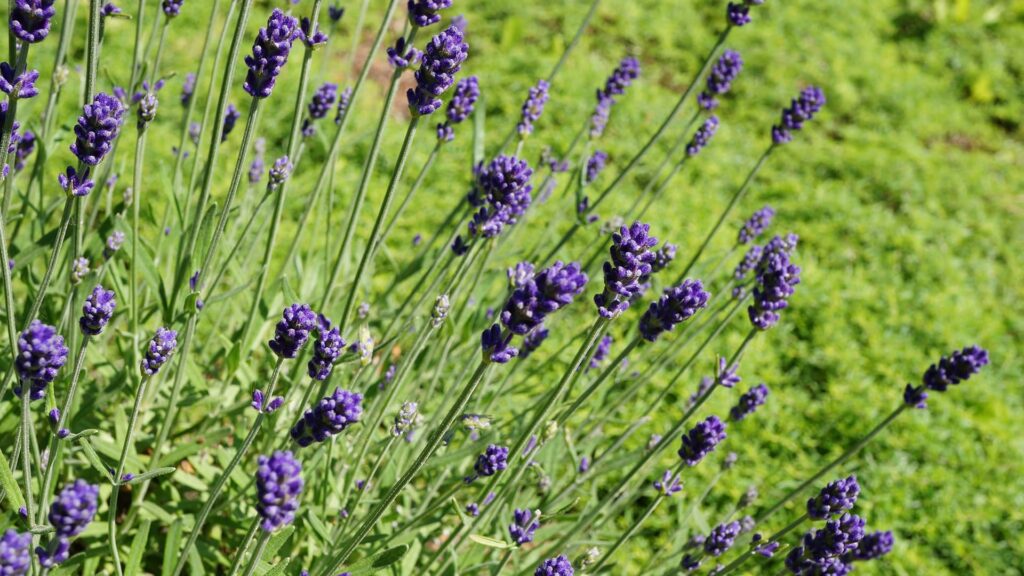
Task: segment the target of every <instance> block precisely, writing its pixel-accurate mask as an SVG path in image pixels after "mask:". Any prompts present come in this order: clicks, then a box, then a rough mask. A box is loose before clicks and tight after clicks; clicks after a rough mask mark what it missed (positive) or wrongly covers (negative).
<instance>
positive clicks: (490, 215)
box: [452, 155, 533, 255]
mask: <svg viewBox="0 0 1024 576" xmlns="http://www.w3.org/2000/svg"><path fill="white" fill-rule="evenodd" d="M474 176H475V178H474V182H473V188H472V190H470V192H469V194H468V195H467V197H466V199H467V200H468V201H469V203H470V205H471V206H473V207H475V208H477V211H476V213H475V214H473V218H472V220H471V221H470V222H469V226H468V230H469V238H470V239H472V238H476V237H478V236H482V237H484V238H494V237H495V236H497V235H499V234H501V231H502V230H504V228H505V227H506V226H511V225H513V224H515V223H516V222H518V221H519V218H520V217H521V216H522V215H523V213H524V212H526V209H527V208H529V207H530V204H531V203H532V202H533V196H532V195H531V193H532V192H533V186H532V185H531V184H530V177H531V176H533V169H531V168H530V165H529V164H527V162H526V161H525V160H520V159H519V158H516V157H515V156H505V155H501V156H498V157H497V158H495V159H494V160H492V161H491V162H490V163H489V164H487V165H486V166H484V165H478V166H477V167H476V168H475V169H474ZM469 242H470V240H467V239H464V238H463V237H462V236H459V237H458V238H456V239H455V242H454V243H453V244H452V251H453V252H455V253H456V254H460V255H461V254H465V253H466V251H468V249H469Z"/></svg>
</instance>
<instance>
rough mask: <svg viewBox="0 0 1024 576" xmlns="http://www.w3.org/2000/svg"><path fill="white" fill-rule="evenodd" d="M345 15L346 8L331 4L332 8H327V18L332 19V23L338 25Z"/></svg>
mask: <svg viewBox="0 0 1024 576" xmlns="http://www.w3.org/2000/svg"><path fill="white" fill-rule="evenodd" d="M344 15H345V8H344V6H337V5H335V4H331V5H330V6H328V7H327V17H328V18H330V20H331V22H332V23H335V24H337V23H338V21H339V20H341V17H342V16H344Z"/></svg>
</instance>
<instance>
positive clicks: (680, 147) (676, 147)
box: [626, 110, 700, 219]
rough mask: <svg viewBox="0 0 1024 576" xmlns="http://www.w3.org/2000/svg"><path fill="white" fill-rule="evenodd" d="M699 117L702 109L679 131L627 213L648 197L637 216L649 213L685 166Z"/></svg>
mask: <svg viewBox="0 0 1024 576" xmlns="http://www.w3.org/2000/svg"><path fill="white" fill-rule="evenodd" d="M698 118H700V110H697V111H696V112H694V113H693V116H691V117H690V121H689V122H687V123H686V127H684V128H683V130H682V132H680V133H679V136H678V137H677V138H676V141H675V142H673V143H672V147H671V148H669V151H668V154H665V158H663V159H662V161H661V164H658V166H657V167H656V168H655V169H654V171H653V172H651V179H650V180H649V181H648V182H647V184H646V185H644V188H643V190H641V191H640V193H639V194H637V195H636V198H634V199H633V203H632V204H631V205H630V207H629V210H627V211H626V214H634V213H635V212H636V208H637V206H639V205H640V202H642V201H643V199H644V198H645V197H646V198H647V202H646V203H645V204H644V207H643V209H642V210H641V211H640V213H639V215H637V216H635V218H637V219H640V218H643V215H644V214H646V213H647V209H648V208H650V207H651V204H653V203H654V202H655V201H657V200H658V198H660V197H661V194H662V192H663V191H664V190H665V188H667V187H668V183H669V182H671V181H672V179H673V178H675V176H676V174H677V173H679V171H680V170H681V169H682V168H683V165H685V164H686V161H687V159H689V158H690V155H689V154H686V153H685V151H686V145H687V144H688V143H689V142H690V130H691V129H693V125H694V124H696V123H697V119H698ZM680 153H682V156H679V154H680ZM677 157H678V158H679V160H677V161H676V163H675V165H674V166H673V167H672V170H671V171H669V174H668V176H666V177H665V178H660V176H661V173H662V172H663V171H664V170H665V168H666V167H667V166H668V165H669V163H670V162H672V161H673V160H674V159H675V158H677ZM655 184H657V187H655ZM652 189H653V190H654V192H653V193H652V192H651V190H652Z"/></svg>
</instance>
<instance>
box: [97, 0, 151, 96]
mask: <svg viewBox="0 0 1024 576" xmlns="http://www.w3.org/2000/svg"><path fill="white" fill-rule="evenodd" d="M145 12H146V0H139V9H138V11H137V13H136V15H135V49H134V50H133V51H132V76H131V81H130V82H128V86H129V88H131V89H133V90H134V88H135V85H136V84H137V83H138V82H139V75H141V74H142V24H143V22H144V21H145V18H144V16H145ZM87 100H88V99H87Z"/></svg>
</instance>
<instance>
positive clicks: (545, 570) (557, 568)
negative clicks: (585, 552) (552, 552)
mask: <svg viewBox="0 0 1024 576" xmlns="http://www.w3.org/2000/svg"><path fill="white" fill-rule="evenodd" d="M574 574H575V571H574V570H573V569H572V562H570V561H569V559H568V558H566V557H565V556H558V557H556V558H548V559H547V560H545V561H543V562H541V563H540V566H537V569H536V570H534V572H533V576H574Z"/></svg>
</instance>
